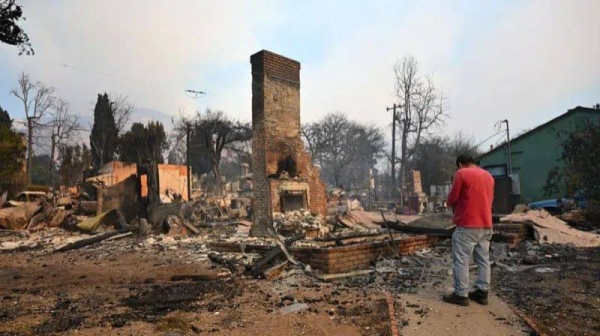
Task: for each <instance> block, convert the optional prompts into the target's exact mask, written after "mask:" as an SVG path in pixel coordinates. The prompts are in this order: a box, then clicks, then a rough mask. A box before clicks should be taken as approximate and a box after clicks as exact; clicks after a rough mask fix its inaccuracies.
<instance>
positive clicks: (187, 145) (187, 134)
mask: <svg viewBox="0 0 600 336" xmlns="http://www.w3.org/2000/svg"><path fill="white" fill-rule="evenodd" d="M185 126H186V132H185V165H186V170H187V192H188V202H191V201H192V172H191V169H190V123H189V121H188V122H186V125H185Z"/></svg>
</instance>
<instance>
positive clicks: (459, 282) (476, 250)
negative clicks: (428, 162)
mask: <svg viewBox="0 0 600 336" xmlns="http://www.w3.org/2000/svg"><path fill="white" fill-rule="evenodd" d="M456 168H457V171H456V173H455V174H454V181H453V182H452V190H450V194H448V200H447V203H448V205H449V206H451V207H452V208H453V209H454V218H453V220H452V221H453V222H454V224H456V230H455V231H454V234H453V235H452V271H453V273H454V293H452V294H449V295H444V297H443V300H444V301H445V302H448V303H453V304H457V305H461V306H468V305H469V299H471V300H473V301H475V302H477V303H480V304H482V305H487V304H488V290H489V287H490V276H491V269H490V258H489V251H490V239H491V238H492V201H493V199H494V178H493V177H492V175H490V173H488V172H487V171H485V170H483V169H481V168H479V167H477V165H475V160H473V157H471V156H469V155H460V156H459V157H458V158H457V159H456ZM471 256H474V257H475V263H476V264H477V281H476V282H475V290H474V291H472V292H470V293H469V259H471Z"/></svg>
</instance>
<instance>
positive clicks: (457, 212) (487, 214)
mask: <svg viewBox="0 0 600 336" xmlns="http://www.w3.org/2000/svg"><path fill="white" fill-rule="evenodd" d="M493 200H494V178H493V177H492V175H490V173H488V172H487V171H485V170H483V169H481V168H479V167H477V166H473V167H468V168H460V169H459V170H458V171H457V172H456V174H454V181H453V182H452V190H450V194H449V195H448V200H447V201H446V203H448V205H449V206H451V207H453V208H454V218H453V219H452V221H453V222H454V224H456V226H460V227H464V228H472V229H478V228H491V227H492V201H493Z"/></svg>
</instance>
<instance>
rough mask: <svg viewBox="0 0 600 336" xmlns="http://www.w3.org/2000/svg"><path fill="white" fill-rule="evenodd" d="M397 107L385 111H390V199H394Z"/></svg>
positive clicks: (387, 108)
mask: <svg viewBox="0 0 600 336" xmlns="http://www.w3.org/2000/svg"><path fill="white" fill-rule="evenodd" d="M398 107H400V106H397V105H396V104H394V106H393V107H391V108H390V107H386V108H385V110H386V111H388V112H389V111H392V198H394V197H396V119H397V115H396V108H398Z"/></svg>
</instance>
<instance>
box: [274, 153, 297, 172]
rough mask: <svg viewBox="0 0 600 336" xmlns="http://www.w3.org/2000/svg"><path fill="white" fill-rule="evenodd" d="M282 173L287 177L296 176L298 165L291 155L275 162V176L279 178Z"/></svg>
mask: <svg viewBox="0 0 600 336" xmlns="http://www.w3.org/2000/svg"><path fill="white" fill-rule="evenodd" d="M283 172H287V174H288V176H289V177H296V176H298V164H297V163H296V160H294V158H293V157H292V156H291V155H288V156H286V157H285V158H284V159H281V160H279V161H277V175H278V176H279V175H281V174H282V173H283Z"/></svg>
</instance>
